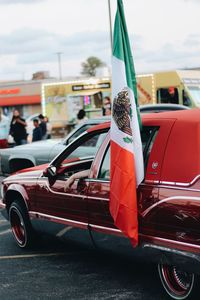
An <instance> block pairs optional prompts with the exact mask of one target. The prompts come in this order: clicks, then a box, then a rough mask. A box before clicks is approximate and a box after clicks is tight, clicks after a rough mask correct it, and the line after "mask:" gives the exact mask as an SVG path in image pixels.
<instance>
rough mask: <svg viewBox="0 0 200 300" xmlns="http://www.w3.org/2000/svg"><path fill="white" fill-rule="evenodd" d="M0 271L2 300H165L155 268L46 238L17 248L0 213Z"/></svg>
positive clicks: (0, 295) (0, 296)
mask: <svg viewBox="0 0 200 300" xmlns="http://www.w3.org/2000/svg"><path fill="white" fill-rule="evenodd" d="M0 270H1V271H0V299H2V300H9V299H12V300H13V299H14V300H23V299H29V300H30V299H92V300H93V299H135V300H136V299H140V300H147V299H148V300H164V299H167V298H166V296H165V294H164V292H163V290H162V288H161V287H160V282H159V278H158V275H157V270H156V267H155V266H153V265H149V264H147V263H143V262H142V263H141V262H140V263H139V262H137V260H135V261H130V260H128V259H126V258H125V257H123V258H122V257H121V256H117V255H116V256H113V255H111V254H110V253H99V252H97V251H96V250H93V249H88V248H84V247H83V246H82V245H81V244H72V243H71V242H70V243H69V242H65V243H64V242H62V241H59V240H56V239H52V238H50V237H43V239H42V240H40V241H39V242H38V245H37V248H35V249H33V250H32V251H30V250H29V251H27V250H21V249H19V248H18V246H17V245H16V244H15V242H14V239H13V237H12V233H11V230H10V227H9V223H8V222H7V221H6V220H4V218H3V217H2V216H1V214H0Z"/></svg>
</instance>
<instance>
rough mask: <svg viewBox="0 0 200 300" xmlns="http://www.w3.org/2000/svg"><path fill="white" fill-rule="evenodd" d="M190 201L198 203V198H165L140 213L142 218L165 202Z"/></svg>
mask: <svg viewBox="0 0 200 300" xmlns="http://www.w3.org/2000/svg"><path fill="white" fill-rule="evenodd" d="M179 199H180V200H190V201H199V202H200V197H191V196H173V197H168V198H165V199H163V200H160V201H158V202H156V203H154V204H153V205H151V206H150V207H148V208H147V209H145V211H143V212H142V214H141V215H142V217H145V216H146V215H147V214H148V213H149V212H150V211H151V210H152V209H154V208H155V207H157V206H159V205H160V204H163V203H165V202H170V201H173V200H179Z"/></svg>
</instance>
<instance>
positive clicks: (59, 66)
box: [56, 52, 62, 80]
mask: <svg viewBox="0 0 200 300" xmlns="http://www.w3.org/2000/svg"><path fill="white" fill-rule="evenodd" d="M56 54H57V56H58V71H59V80H62V68H61V54H62V52H56Z"/></svg>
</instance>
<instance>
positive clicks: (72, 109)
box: [42, 70, 200, 128]
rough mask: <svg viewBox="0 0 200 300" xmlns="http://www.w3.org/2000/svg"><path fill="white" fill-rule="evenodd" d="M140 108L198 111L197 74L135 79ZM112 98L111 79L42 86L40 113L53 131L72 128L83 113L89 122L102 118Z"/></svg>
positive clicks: (169, 73) (199, 88) (199, 83)
mask: <svg viewBox="0 0 200 300" xmlns="http://www.w3.org/2000/svg"><path fill="white" fill-rule="evenodd" d="M136 78H137V90H138V102H139V105H146V104H157V103H172V104H181V105H185V106H189V107H200V70H177V71H164V72H155V73H151V74H141V75H137V76H136ZM105 96H109V97H110V96H111V78H109V77H108V78H89V79H85V80H84V79H80V80H74V81H64V82H59V81H57V82H53V83H52V82H51V83H44V84H43V85H42V111H43V114H44V115H47V116H48V118H49V120H50V122H51V123H52V125H53V128H64V127H66V126H72V125H73V124H75V121H76V116H77V113H78V111H79V110H80V109H84V110H85V112H86V116H87V117H88V118H94V117H98V116H101V115H102V106H103V98H104V97H105Z"/></svg>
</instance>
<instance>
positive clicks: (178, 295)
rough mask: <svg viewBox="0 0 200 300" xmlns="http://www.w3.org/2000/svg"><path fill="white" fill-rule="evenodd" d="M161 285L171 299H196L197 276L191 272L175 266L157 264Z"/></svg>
mask: <svg viewBox="0 0 200 300" xmlns="http://www.w3.org/2000/svg"><path fill="white" fill-rule="evenodd" d="M158 272H159V276H160V279H161V282H162V285H163V287H164V289H165V291H166V292H167V293H168V295H169V296H170V297H171V299H176V300H185V299H187V300H189V299H197V298H196V296H197V294H196V286H197V277H196V275H195V274H193V273H188V272H184V271H182V270H179V269H178V268H177V267H175V266H168V265H162V264H159V265H158Z"/></svg>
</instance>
